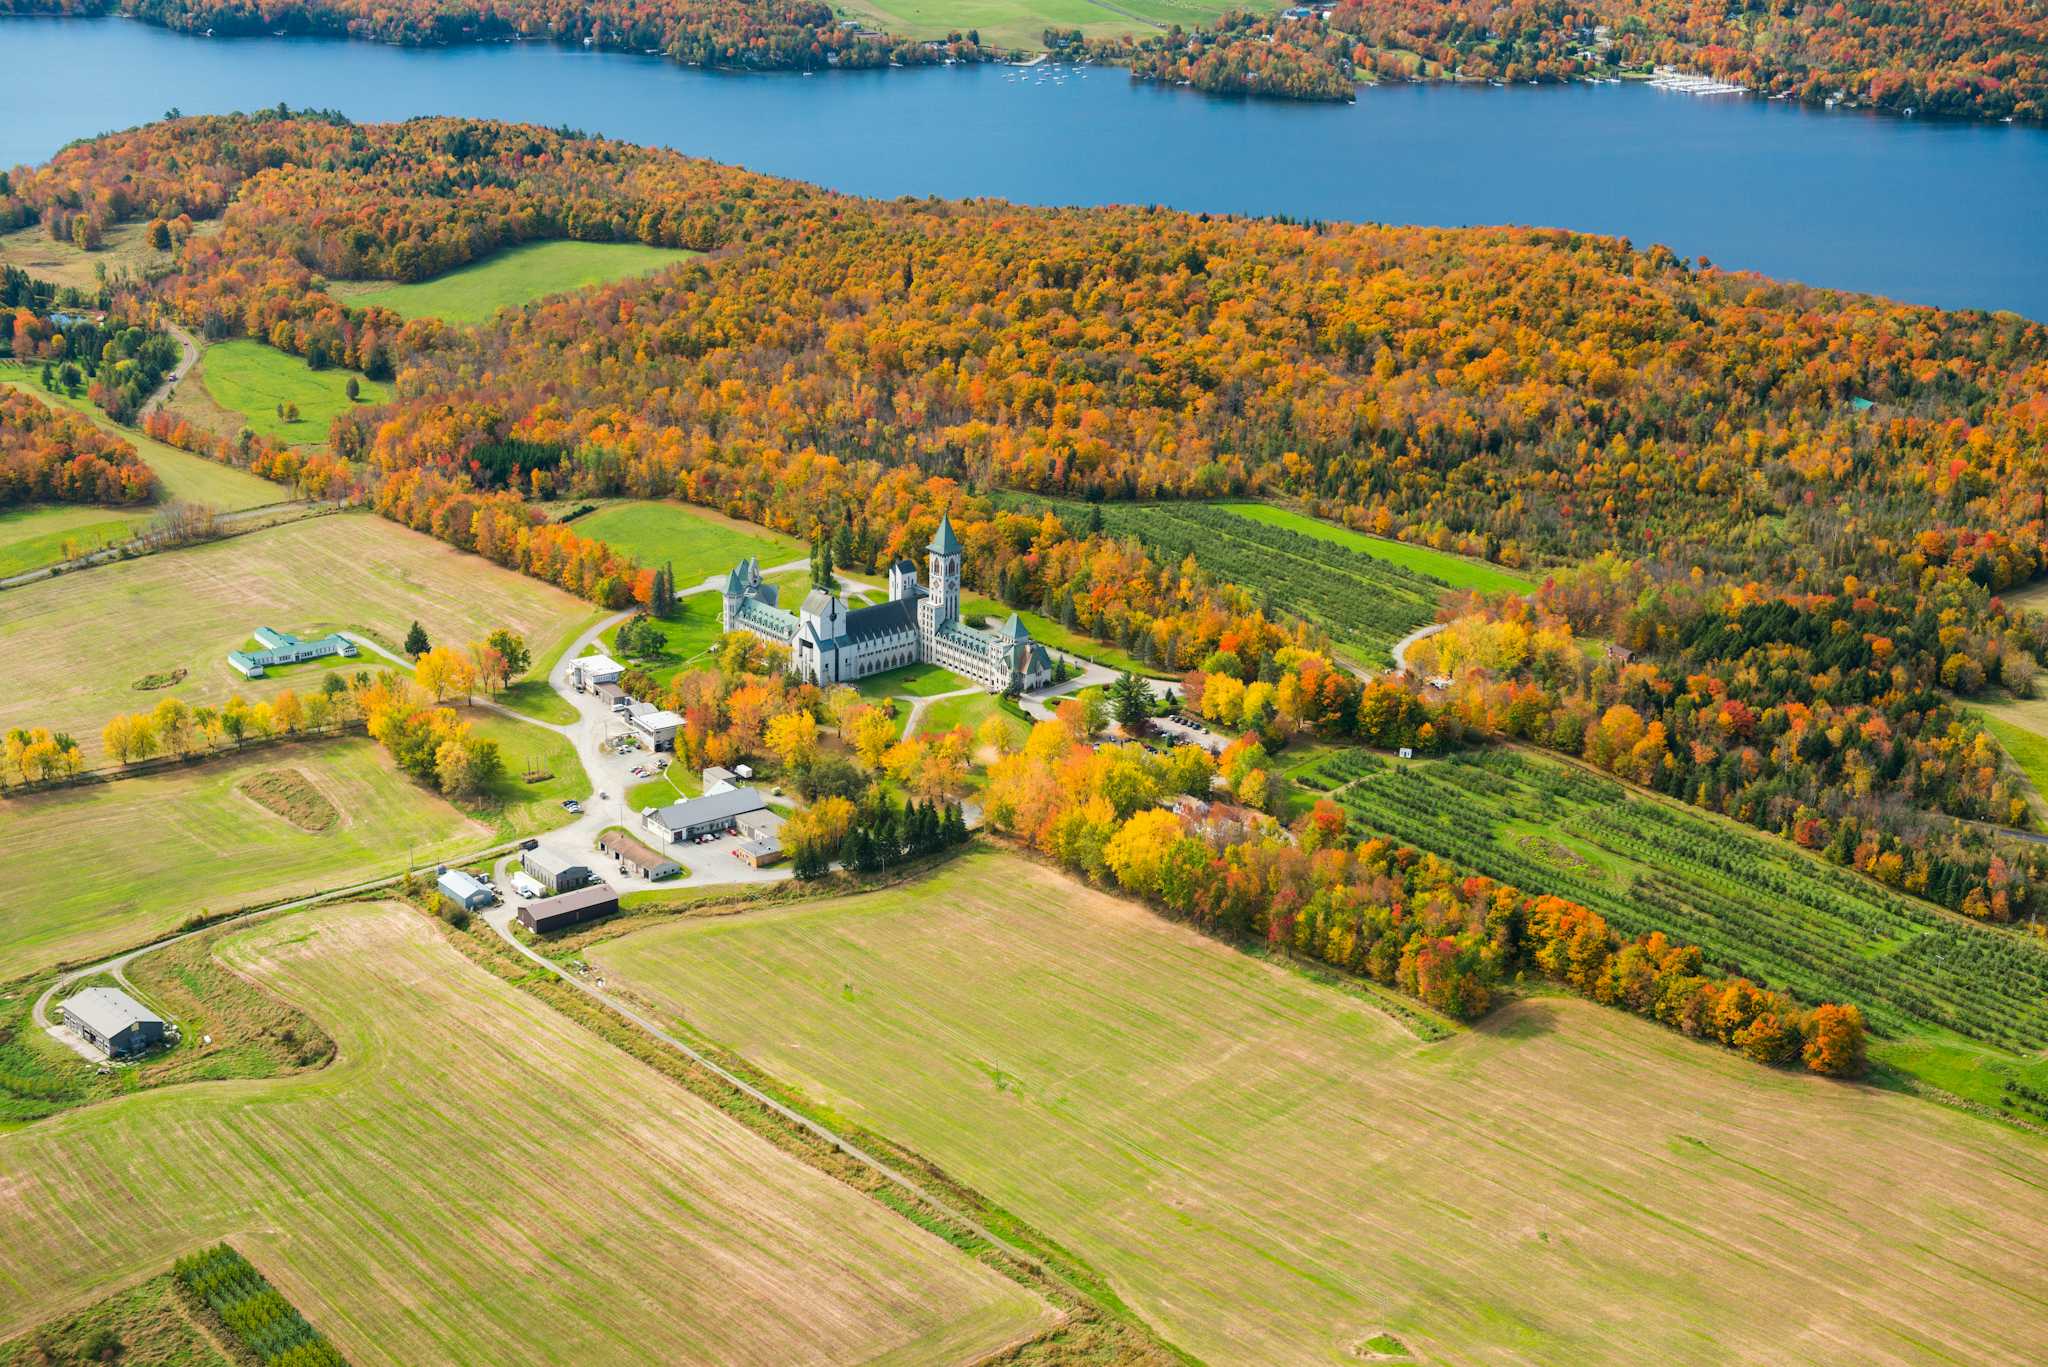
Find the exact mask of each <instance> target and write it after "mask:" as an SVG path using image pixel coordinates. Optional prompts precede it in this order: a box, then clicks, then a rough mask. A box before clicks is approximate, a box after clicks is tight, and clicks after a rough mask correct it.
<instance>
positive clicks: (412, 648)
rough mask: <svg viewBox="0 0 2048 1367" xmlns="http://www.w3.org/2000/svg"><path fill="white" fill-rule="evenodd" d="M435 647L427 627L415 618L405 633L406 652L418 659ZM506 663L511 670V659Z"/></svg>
mask: <svg viewBox="0 0 2048 1367" xmlns="http://www.w3.org/2000/svg"><path fill="white" fill-rule="evenodd" d="M433 648H434V643H433V642H432V641H429V640H428V639H427V630H426V628H425V627H423V626H421V625H420V624H419V622H418V621H417V620H415V621H414V622H413V624H412V630H411V631H408V632H406V633H405V653H406V654H408V655H410V656H412V657H413V658H414V659H415V660H417V659H418V658H419V657H420V656H422V655H424V654H426V653H427V652H428V651H430V650H432V649H433ZM505 663H506V666H507V669H508V672H509V669H510V666H511V661H510V660H507V661H506V662H505Z"/></svg>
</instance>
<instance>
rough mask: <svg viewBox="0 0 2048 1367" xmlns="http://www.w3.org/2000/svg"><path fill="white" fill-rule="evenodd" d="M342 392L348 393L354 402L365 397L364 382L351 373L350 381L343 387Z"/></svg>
mask: <svg viewBox="0 0 2048 1367" xmlns="http://www.w3.org/2000/svg"><path fill="white" fill-rule="evenodd" d="M341 392H342V393H344V394H346V395H348V401H349V402H350V403H354V402H355V401H356V400H357V399H360V398H362V397H363V382H362V381H361V380H358V379H357V378H356V377H355V376H353V375H351V376H349V377H348V383H347V384H345V385H343V386H342V387H341Z"/></svg>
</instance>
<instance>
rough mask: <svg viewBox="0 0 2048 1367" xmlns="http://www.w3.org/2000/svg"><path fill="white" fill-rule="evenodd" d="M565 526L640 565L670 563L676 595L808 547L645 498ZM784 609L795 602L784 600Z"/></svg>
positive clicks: (793, 556)
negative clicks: (752, 561) (754, 560)
mask: <svg viewBox="0 0 2048 1367" xmlns="http://www.w3.org/2000/svg"><path fill="white" fill-rule="evenodd" d="M569 525H570V526H572V527H574V528H575V529H576V531H577V532H578V533H579V534H581V535H583V536H590V537H595V538H597V539H598V540H599V541H602V542H604V543H605V544H606V545H608V546H610V547H611V548H612V549H613V550H615V551H619V552H621V553H623V554H625V555H629V556H631V557H633V559H634V560H636V561H638V562H639V563H640V564H642V565H645V566H648V567H650V568H658V567H659V566H661V565H664V564H668V565H672V566H673V567H674V569H675V576H676V588H677V590H678V591H680V590H683V589H691V588H695V587H696V586H697V585H699V584H701V583H703V582H704V581H705V580H706V579H709V578H711V577H712V576H713V575H719V576H723V575H724V574H725V573H726V572H727V571H728V570H730V569H731V568H732V567H733V566H734V565H737V564H738V563H739V562H740V561H741V560H744V559H745V558H746V557H748V556H750V555H751V556H756V557H758V558H759V559H760V561H761V568H763V569H769V568H771V567H773V566H776V565H781V564H785V563H787V562H789V561H791V560H801V559H803V558H804V557H805V556H806V555H808V554H809V553H810V548H809V547H808V546H806V545H804V543H803V542H801V541H799V540H797V539H796V538H795V537H793V536H784V535H783V534H782V533H780V532H771V531H769V530H768V529H767V528H766V527H759V526H756V525H755V524H753V523H751V522H741V521H740V520H739V519H737V518H731V517H727V516H725V515H724V514H723V513H715V512H713V511H711V510H710V509H709V508H699V507H695V506H694V505H692V504H688V503H667V502H659V501H654V500H648V499H633V500H625V501H622V502H618V503H607V504H605V505H604V506H602V507H600V508H598V509H597V511H595V512H592V513H586V514H584V515H583V516H582V517H579V518H577V519H576V520H575V521H574V522H572V523H570V524H569ZM788 596H789V595H787V594H785V595H784V598H785V599H787V598H788ZM785 606H790V607H793V606H794V604H793V603H787V602H786V603H785Z"/></svg>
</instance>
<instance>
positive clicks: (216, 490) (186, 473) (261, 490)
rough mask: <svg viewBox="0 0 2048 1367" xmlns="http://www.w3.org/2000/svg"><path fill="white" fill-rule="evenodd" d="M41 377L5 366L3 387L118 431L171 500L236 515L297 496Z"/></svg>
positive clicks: (0, 378)
mask: <svg viewBox="0 0 2048 1367" xmlns="http://www.w3.org/2000/svg"><path fill="white" fill-rule="evenodd" d="M37 373H38V372H36V371H34V370H30V369H28V368H26V367H23V366H20V365H16V364H14V363H12V362H0V383H6V384H11V385H13V386H14V387H15V388H16V389H24V390H27V391H28V392H29V393H31V394H34V395H35V396H36V397H37V398H39V399H41V400H42V401H43V402H45V403H50V404H62V405H63V406H64V407H66V408H70V409H72V410H74V411H75V412H79V413H83V414H84V415H85V416H86V417H88V418H91V419H92V420H93V422H94V423H96V424H97V425H98V426H99V428H100V430H101V431H104V432H112V433H113V434H114V435H115V436H117V437H120V438H121V439H122V440H123V441H126V442H128V443H130V444H131V445H133V446H134V447H135V450H136V453H137V454H138V455H140V456H141V457H142V459H143V461H144V462H145V463H146V464H147V465H148V466H149V468H150V469H152V470H154V471H156V477H157V480H158V482H159V483H160V484H161V485H162V486H163V497H164V499H166V500H172V499H177V500H182V501H184V502H186V503H204V504H206V505H207V506H208V507H211V508H214V509H217V510H218V511H220V512H224V513H231V512H235V511H238V510H240V509H243V508H260V507H263V506H264V505H265V504H269V503H280V502H283V501H284V500H286V499H289V498H291V497H292V492H291V490H289V489H287V488H285V487H284V486H283V485H281V484H272V483H271V482H270V481H269V480H267V479H262V478H260V477H258V476H256V475H252V474H250V473H249V472H248V471H247V470H237V469H236V468H235V467H234V466H232V465H222V464H221V463H220V462H219V461H212V460H208V459H206V458H205V457H204V456H195V455H193V454H192V453H191V452H190V451H180V450H179V449H178V448H177V447H175V446H166V445H164V444H163V443H162V442H160V441H157V440H155V439H154V438H151V437H146V436H144V435H143V434H142V433H140V432H138V431H135V430H134V429H132V428H127V427H120V426H117V425H115V424H114V422H113V421H111V420H110V419H109V418H108V417H107V415H106V414H104V413H102V412H100V410H99V409H97V408H94V407H93V406H92V404H91V402H90V401H89V400H87V399H86V398H85V397H84V396H83V395H81V396H79V397H78V398H75V399H74V398H71V397H70V396H68V395H63V394H52V393H51V392H50V391H48V390H46V389H44V388H43V386H42V384H41V383H40V382H39V381H38V380H37V378H36V375H37Z"/></svg>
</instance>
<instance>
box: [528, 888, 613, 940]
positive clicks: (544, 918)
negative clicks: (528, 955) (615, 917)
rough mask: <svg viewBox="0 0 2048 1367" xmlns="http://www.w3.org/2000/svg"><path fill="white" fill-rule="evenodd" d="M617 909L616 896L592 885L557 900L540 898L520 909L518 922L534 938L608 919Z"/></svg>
mask: <svg viewBox="0 0 2048 1367" xmlns="http://www.w3.org/2000/svg"><path fill="white" fill-rule="evenodd" d="M618 909H619V895H618V894H617V893H616V892H613V891H612V890H611V889H610V888H609V887H606V886H605V885H604V884H603V883H592V884H591V885H590V886H589V887H586V888H577V889H576V890H575V891H574V892H565V893H563V894H561V895H560V896H559V897H543V898H541V899H540V900H539V901H538V902H528V903H526V904H525V905H524V906H522V907H520V908H519V923H520V924H521V925H523V926H525V927H526V928H527V929H528V930H530V931H532V932H533V933H534V934H536V935H545V934H547V933H548V932H549V931H553V930H563V929H566V928H567V927H569V926H573V925H580V924H581V923H582V922H584V921H595V920H596V919H597V918H598V917H600V916H609V915H611V914H612V913H613V912H615V911H617V910H618Z"/></svg>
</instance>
